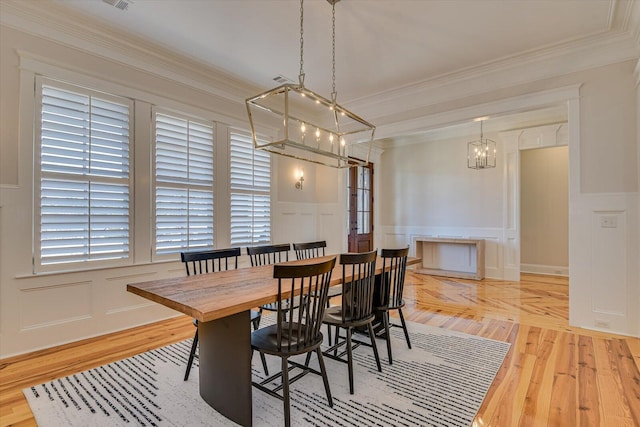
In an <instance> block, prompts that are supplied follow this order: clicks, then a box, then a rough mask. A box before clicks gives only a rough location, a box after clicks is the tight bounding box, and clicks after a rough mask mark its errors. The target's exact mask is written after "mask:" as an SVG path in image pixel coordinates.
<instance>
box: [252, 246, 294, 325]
mask: <svg viewBox="0 0 640 427" xmlns="http://www.w3.org/2000/svg"><path fill="white" fill-rule="evenodd" d="M290 249H291V245H290V244H289V243H284V244H279V245H264V246H249V247H247V255H249V259H250V260H251V267H257V266H260V265H269V264H276V263H279V262H286V261H289V250H290ZM286 301H287V304H289V303H290V302H291V301H290V300H289V299H287V300H286ZM299 305H300V298H299V297H295V298H293V307H292V308H298V306H299ZM263 310H266V311H277V310H278V308H277V304H276V303H274V302H271V303H268V304H263V305H261V306H260V313H262V311H263Z"/></svg>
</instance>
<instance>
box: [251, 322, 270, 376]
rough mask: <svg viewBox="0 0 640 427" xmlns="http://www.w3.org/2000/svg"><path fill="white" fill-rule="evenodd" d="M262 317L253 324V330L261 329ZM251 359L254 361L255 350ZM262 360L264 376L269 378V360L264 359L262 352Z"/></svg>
mask: <svg viewBox="0 0 640 427" xmlns="http://www.w3.org/2000/svg"><path fill="white" fill-rule="evenodd" d="M261 318H262V316H258V317H256V318H255V319H253V321H252V322H251V323H253V330H254V331H256V330H258V328H259V327H260V319H261ZM251 356H252V357H251V358H252V359H253V350H251ZM260 360H261V361H262V368H263V369H264V374H265V375H266V376H267V377H268V376H269V368H267V359H266V358H265V357H264V353H263V352H260Z"/></svg>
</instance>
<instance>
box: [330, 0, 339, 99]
mask: <svg viewBox="0 0 640 427" xmlns="http://www.w3.org/2000/svg"><path fill="white" fill-rule="evenodd" d="M331 6H332V7H331V25H332V28H331V31H332V34H331V36H332V37H331V82H332V85H333V86H332V87H333V92H331V101H333V104H334V105H335V103H336V98H337V96H338V92H336V2H332V4H331Z"/></svg>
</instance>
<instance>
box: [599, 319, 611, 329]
mask: <svg viewBox="0 0 640 427" xmlns="http://www.w3.org/2000/svg"><path fill="white" fill-rule="evenodd" d="M595 326H597V327H598V328H604V329H609V328H611V323H609V321H608V320H603V319H596V321H595Z"/></svg>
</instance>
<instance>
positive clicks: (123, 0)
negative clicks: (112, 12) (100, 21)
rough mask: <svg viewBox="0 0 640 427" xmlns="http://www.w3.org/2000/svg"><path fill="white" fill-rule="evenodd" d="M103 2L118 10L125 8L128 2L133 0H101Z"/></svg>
mask: <svg viewBox="0 0 640 427" xmlns="http://www.w3.org/2000/svg"><path fill="white" fill-rule="evenodd" d="M102 1H103V2H105V3H107V4H109V5H111V6H113V7H115V8H116V9H120V10H127V9H128V8H129V4H131V3H133V0H102Z"/></svg>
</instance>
